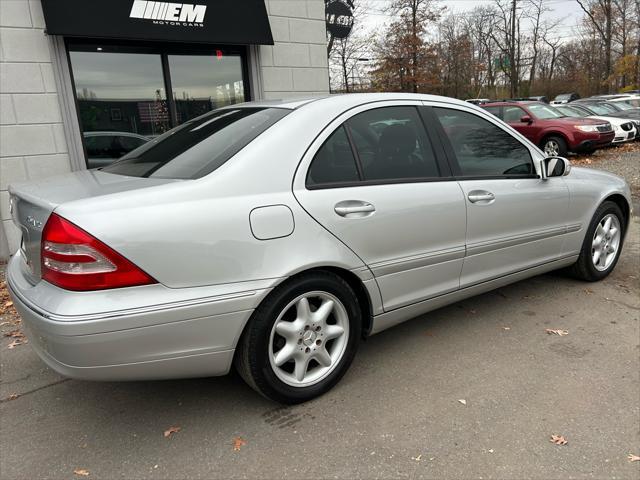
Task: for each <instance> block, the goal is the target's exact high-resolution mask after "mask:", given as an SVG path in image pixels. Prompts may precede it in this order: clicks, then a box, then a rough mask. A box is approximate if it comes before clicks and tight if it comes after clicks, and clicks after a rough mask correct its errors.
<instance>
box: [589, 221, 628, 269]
mask: <svg viewBox="0 0 640 480" xmlns="http://www.w3.org/2000/svg"><path fill="white" fill-rule="evenodd" d="M620 240H621V229H620V220H618V217H617V216H616V215H613V214H611V213H610V214H608V215H605V216H604V217H603V218H602V220H600V222H599V223H598V226H597V227H596V231H595V233H594V234H593V241H592V242H591V260H592V262H593V266H594V267H595V269H596V270H598V271H599V272H603V271H605V270H607V269H608V268H609V267H610V266H611V264H612V263H613V261H614V260H615V259H616V256H617V255H618V250H619V249H620Z"/></svg>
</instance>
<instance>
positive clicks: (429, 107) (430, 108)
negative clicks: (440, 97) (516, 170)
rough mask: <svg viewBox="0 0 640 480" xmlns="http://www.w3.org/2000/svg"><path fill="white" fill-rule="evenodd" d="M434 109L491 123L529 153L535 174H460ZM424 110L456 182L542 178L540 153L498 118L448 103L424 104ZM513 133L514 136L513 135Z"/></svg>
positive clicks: (454, 156)
mask: <svg viewBox="0 0 640 480" xmlns="http://www.w3.org/2000/svg"><path fill="white" fill-rule="evenodd" d="M435 108H445V109H448V110H458V111H461V112H464V113H468V114H470V115H475V116H476V117H479V118H481V119H483V120H485V121H487V122H489V123H491V124H492V125H494V126H495V127H497V128H498V129H500V130H502V131H504V132H505V133H506V134H507V135H509V136H511V137H512V138H513V139H514V140H516V141H517V142H519V143H520V144H521V145H522V146H523V147H524V148H526V149H527V151H528V152H529V156H530V157H531V164H532V165H533V170H534V171H535V172H536V173H527V174H515V175H464V174H463V173H462V168H461V167H460V163H459V161H458V157H457V155H456V153H455V150H454V149H453V146H452V145H451V141H450V140H449V137H448V135H447V133H446V132H445V130H444V127H443V126H442V124H441V123H440V120H439V119H438V116H437V115H436V112H435V110H434V109H435ZM424 109H425V116H428V117H429V122H430V123H431V124H432V125H433V127H434V130H435V132H437V135H438V137H439V140H440V143H441V145H442V147H443V149H444V152H445V157H446V159H447V161H448V162H449V165H450V168H451V171H452V172H453V178H454V179H455V180H456V181H464V180H514V179H519V180H522V179H527V178H530V179H541V178H542V176H541V174H540V161H539V160H541V159H542V158H541V155H540V152H538V151H537V150H536V149H534V148H531V146H530V145H528V143H529V142H528V141H527V140H526V138H524V137H523V136H522V135H521V134H520V133H519V132H517V131H516V130H514V129H513V127H510V126H509V125H508V124H507V123H505V122H503V121H502V120H500V119H499V118H498V117H496V116H495V115H493V114H492V113H490V112H487V111H484V110H482V111H477V110H475V109H469V108H465V107H463V106H460V105H455V104H450V103H442V104H436V103H427V102H425V103H424ZM514 133H515V135H514Z"/></svg>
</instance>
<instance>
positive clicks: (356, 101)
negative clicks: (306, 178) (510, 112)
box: [224, 92, 470, 110]
mask: <svg viewBox="0 0 640 480" xmlns="http://www.w3.org/2000/svg"><path fill="white" fill-rule="evenodd" d="M385 100H414V101H415V100H417V101H434V102H443V103H449V104H456V105H464V106H466V107H468V106H469V105H470V104H469V103H468V102H466V101H464V100H458V99H456V98H450V97H443V96H440V95H427V94H421V93H404V92H398V93H346V94H333V95H324V96H310V97H299V98H289V99H280V100H255V101H251V102H245V103H240V104H235V105H229V106H228V107H224V108H238V107H258V108H259V107H267V108H268V107H271V108H286V109H289V110H297V109H299V108H302V107H304V106H305V105H309V104H311V103H314V104H316V103H327V104H328V103H331V104H342V105H344V106H345V107H349V108H353V107H354V106H357V105H364V104H367V103H372V102H382V101H385Z"/></svg>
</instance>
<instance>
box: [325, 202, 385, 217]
mask: <svg viewBox="0 0 640 480" xmlns="http://www.w3.org/2000/svg"><path fill="white" fill-rule="evenodd" d="M334 210H335V212H336V213H337V214H338V215H340V216H341V217H345V218H362V217H367V216H369V215H371V214H373V213H374V212H375V211H376V208H375V207H374V206H373V205H371V204H370V203H369V202H363V201H361V200H345V201H344V202H340V203H337V204H336V206H335V208H334Z"/></svg>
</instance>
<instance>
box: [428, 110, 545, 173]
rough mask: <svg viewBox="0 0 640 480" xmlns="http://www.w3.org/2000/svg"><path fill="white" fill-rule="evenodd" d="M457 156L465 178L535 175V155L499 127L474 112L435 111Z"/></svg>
mask: <svg viewBox="0 0 640 480" xmlns="http://www.w3.org/2000/svg"><path fill="white" fill-rule="evenodd" d="M433 111H434V112H435V114H436V116H437V117H438V120H439V121H440V123H441V124H442V127H443V129H444V131H445V134H446V136H447V137H448V139H449V143H450V144H451V147H452V149H453V151H454V153H455V155H456V159H457V161H458V165H459V166H460V170H461V173H462V175H463V176H466V177H468V176H471V177H485V176H489V177H500V176H517V175H534V174H535V173H536V171H535V168H534V166H533V159H532V158H531V152H530V151H529V149H528V148H527V147H526V146H524V145H523V144H522V143H521V142H520V141H519V140H517V139H516V138H515V137H513V136H511V135H510V134H509V133H508V132H506V131H505V130H502V129H501V128H500V127H498V126H497V125H494V124H493V123H491V122H489V121H487V120H485V119H484V118H481V117H479V116H477V115H474V114H473V113H469V112H465V111H462V110H454V109H450V108H440V107H435V108H434V109H433Z"/></svg>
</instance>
